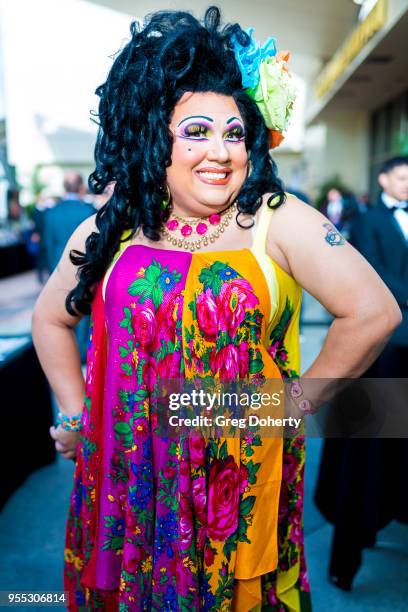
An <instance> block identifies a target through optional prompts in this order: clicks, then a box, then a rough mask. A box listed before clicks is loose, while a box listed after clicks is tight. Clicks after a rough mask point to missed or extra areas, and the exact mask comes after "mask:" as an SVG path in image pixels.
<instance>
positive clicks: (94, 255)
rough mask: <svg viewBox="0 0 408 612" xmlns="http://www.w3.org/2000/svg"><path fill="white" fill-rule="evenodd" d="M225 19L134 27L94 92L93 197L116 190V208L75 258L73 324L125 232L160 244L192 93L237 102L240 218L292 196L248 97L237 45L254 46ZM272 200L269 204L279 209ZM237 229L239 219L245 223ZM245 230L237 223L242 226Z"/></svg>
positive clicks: (165, 15)
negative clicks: (180, 111) (243, 157)
mask: <svg viewBox="0 0 408 612" xmlns="http://www.w3.org/2000/svg"><path fill="white" fill-rule="evenodd" d="M220 21H221V16H220V11H219V10H218V8H216V7H210V8H209V9H207V11H206V13H205V17H204V22H203V23H200V22H199V21H198V20H197V19H196V18H195V17H193V16H192V15H191V14H190V13H187V12H179V11H160V12H156V13H153V14H151V15H149V16H148V17H147V18H146V20H145V23H144V25H143V26H141V25H139V24H138V23H137V22H133V23H132V24H131V27H130V32H131V39H130V41H129V42H128V43H127V44H126V46H125V47H124V48H123V49H122V51H121V52H120V53H119V55H118V56H117V57H116V59H115V61H114V63H113V65H112V68H111V70H110V72H109V74H108V77H107V80H106V82H105V83H104V84H103V85H100V86H99V87H98V88H97V90H96V93H97V95H98V96H99V97H100V102H99V111H98V118H99V133H98V137H97V141H96V146H95V164H96V167H95V171H94V172H93V173H92V174H91V175H90V177H89V186H90V189H91V191H92V192H93V193H95V194H100V193H102V192H103V191H104V190H105V188H106V186H107V185H108V184H109V183H111V182H115V188H114V191H113V194H112V196H111V198H110V199H109V201H108V202H107V203H106V204H105V205H104V206H103V207H102V208H101V209H100V210H99V211H98V212H97V214H96V227H97V230H98V231H97V232H93V233H91V234H90V236H88V238H87V240H86V244H85V253H81V252H79V251H76V250H73V251H71V253H70V259H71V261H72V263H73V264H74V265H76V266H79V270H78V275H77V277H78V284H77V286H76V287H75V288H74V289H73V290H72V291H70V292H69V294H68V295H67V298H66V309H67V311H68V312H69V313H70V314H71V315H75V314H77V312H78V311H79V312H81V313H84V314H86V313H89V312H90V307H91V302H92V299H93V294H94V288H95V285H96V283H97V282H98V281H99V280H100V279H101V278H102V277H103V275H104V273H105V272H106V270H107V268H108V267H109V264H110V263H111V261H112V259H113V256H114V254H115V253H116V251H117V250H118V248H119V245H120V241H121V236H122V234H123V232H124V231H125V230H131V232H132V235H133V234H134V233H135V232H136V231H137V229H138V228H139V227H141V228H142V231H143V233H144V234H145V236H147V237H148V238H149V239H151V240H155V241H157V240H159V239H160V230H161V228H162V225H163V223H164V221H165V220H166V218H165V217H163V214H162V212H161V203H162V200H163V186H164V185H165V183H166V169H167V167H168V166H169V165H171V153H172V144H173V140H172V134H171V132H170V129H169V124H170V120H171V115H172V112H173V109H174V107H175V105H176V103H177V101H178V100H179V99H180V98H181V96H182V95H183V94H184V93H185V92H214V93H219V94H223V95H227V96H233V98H234V99H235V101H236V104H237V106H238V108H239V111H240V113H241V115H242V118H243V121H244V124H245V132H246V147H247V150H248V154H249V159H250V161H251V165H252V172H251V173H250V175H249V176H248V178H247V179H246V180H245V182H244V183H243V185H242V187H241V189H240V191H239V194H238V196H237V207H238V211H239V213H246V214H252V215H253V214H255V212H256V211H257V209H258V208H259V206H260V205H261V202H262V196H263V195H264V194H265V193H269V192H271V193H272V194H273V198H274V204H273V206H274V207H277V206H279V205H280V204H282V203H283V202H284V199H285V194H284V191H283V186H282V183H281V181H280V180H279V179H278V177H277V172H276V165H275V163H274V161H273V160H272V158H271V156H270V153H269V133H268V130H267V128H266V126H265V123H264V120H263V118H262V115H261V114H260V112H259V110H258V108H257V106H256V104H255V102H254V101H253V100H252V99H251V98H250V97H249V96H248V95H247V94H246V93H245V91H244V90H243V88H242V77H241V73H240V70H239V67H238V64H237V62H236V59H235V55H234V53H233V51H232V46H233V39H234V37H237V39H238V41H239V42H240V44H242V45H245V46H246V45H248V44H249V36H248V34H247V33H246V32H245V31H243V30H242V29H241V27H240V26H239V25H238V24H234V25H231V24H230V25H226V26H225V27H223V28H221V27H220ZM271 201H272V198H270V200H269V204H270V205H272V204H271ZM237 221H238V218H237ZM238 222H239V221H238Z"/></svg>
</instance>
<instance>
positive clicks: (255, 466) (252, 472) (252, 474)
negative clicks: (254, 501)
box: [246, 459, 261, 485]
mask: <svg viewBox="0 0 408 612" xmlns="http://www.w3.org/2000/svg"><path fill="white" fill-rule="evenodd" d="M246 467H247V469H248V473H249V476H248V482H249V484H251V485H253V484H255V483H256V473H257V471H258V470H259V468H260V467H261V464H260V463H254V462H253V461H252V459H251V460H250V461H248V463H247V464H246Z"/></svg>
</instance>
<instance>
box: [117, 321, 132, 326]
mask: <svg viewBox="0 0 408 612" xmlns="http://www.w3.org/2000/svg"><path fill="white" fill-rule="evenodd" d="M129 325H130V321H129V319H122V320H121V322H120V323H119V327H129Z"/></svg>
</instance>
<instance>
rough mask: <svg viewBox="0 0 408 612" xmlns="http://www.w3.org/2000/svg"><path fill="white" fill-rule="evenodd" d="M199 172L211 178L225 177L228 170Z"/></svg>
mask: <svg viewBox="0 0 408 612" xmlns="http://www.w3.org/2000/svg"><path fill="white" fill-rule="evenodd" d="M198 174H200V175H201V176H205V177H206V178H209V179H224V178H226V176H227V173H226V172H199V173H198Z"/></svg>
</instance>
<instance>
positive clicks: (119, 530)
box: [112, 519, 125, 536]
mask: <svg viewBox="0 0 408 612" xmlns="http://www.w3.org/2000/svg"><path fill="white" fill-rule="evenodd" d="M112 533H113V535H115V536H122V535H123V534H124V533H125V520H124V519H117V520H116V521H115V523H114V524H113V525H112Z"/></svg>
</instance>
